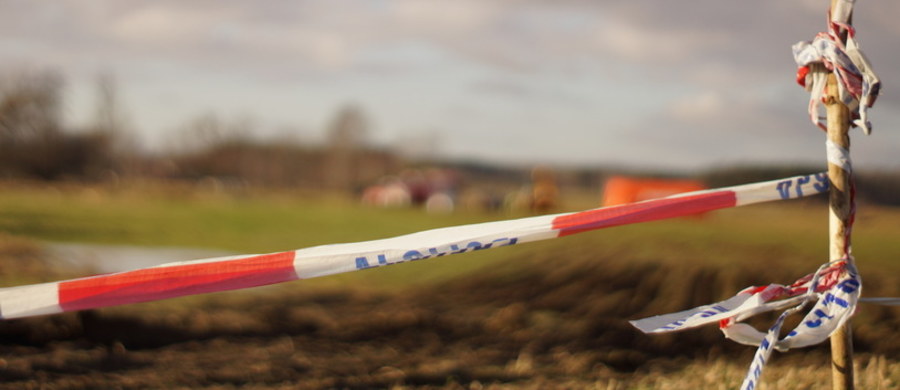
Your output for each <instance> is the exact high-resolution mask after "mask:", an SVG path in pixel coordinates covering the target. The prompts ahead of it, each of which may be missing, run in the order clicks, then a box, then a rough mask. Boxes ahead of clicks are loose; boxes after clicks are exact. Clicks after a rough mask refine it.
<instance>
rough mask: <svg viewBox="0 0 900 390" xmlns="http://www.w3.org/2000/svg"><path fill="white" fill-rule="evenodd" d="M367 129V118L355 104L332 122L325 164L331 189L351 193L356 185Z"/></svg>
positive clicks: (326, 175)
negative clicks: (357, 170)
mask: <svg viewBox="0 0 900 390" xmlns="http://www.w3.org/2000/svg"><path fill="white" fill-rule="evenodd" d="M367 126H368V123H367V121H366V117H365V115H364V114H363V112H362V110H361V109H360V108H359V107H357V106H355V105H348V106H345V107H343V108H342V109H341V110H340V111H338V113H337V115H336V116H335V118H334V120H333V121H332V122H331V125H330V126H329V128H328V145H327V157H326V163H325V182H326V184H327V185H328V187H330V188H331V189H336V190H342V191H349V190H351V189H352V187H353V185H354V184H356V181H357V177H356V176H357V175H356V169H357V168H358V165H359V161H358V160H359V155H360V150H361V149H362V147H363V146H364V143H365V139H366V132H367V130H368V129H367Z"/></svg>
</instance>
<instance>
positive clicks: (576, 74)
mask: <svg viewBox="0 0 900 390" xmlns="http://www.w3.org/2000/svg"><path fill="white" fill-rule="evenodd" d="M827 5H828V1H827V0H757V1H736V0H731V1H725V0H690V1H671V0H629V1H608V0H561V1H531V0H522V1H512V0H506V1H485V0H454V1H440V0H437V1H424V0H396V1H394V0H380V1H364V0H358V1H344V0H329V1H303V0H300V1H270V0H258V1H237V0H198V1H184V0H156V1H138V0H93V1H87V2H85V1H74V0H50V1H32V0H0V73H2V72H15V71H20V70H22V69H49V70H53V71H58V72H60V73H61V74H62V75H63V76H64V77H65V80H66V89H65V94H66V95H65V97H66V100H65V101H66V104H65V118H66V121H67V124H68V125H69V126H71V127H73V128H77V127H84V126H87V124H88V123H90V121H91V120H92V118H93V117H94V115H95V113H96V111H97V108H96V107H97V93H96V90H97V79H98V77H100V75H103V74H106V75H112V76H113V77H114V79H115V80H116V88H117V94H118V99H119V101H118V102H117V103H118V107H119V109H120V111H121V113H122V115H123V117H124V118H126V123H127V124H128V127H129V129H130V131H132V132H133V134H134V135H133V137H134V138H135V139H136V140H137V141H138V142H139V143H140V144H141V145H143V146H144V147H145V148H146V149H148V150H159V149H162V148H166V147H171V146H173V145H176V144H177V143H178V142H180V141H179V140H181V139H183V138H184V133H185V129H186V128H187V127H188V125H189V124H190V123H192V121H195V120H196V119H197V118H200V117H203V116H209V115H214V116H216V117H218V118H222V119H223V120H224V121H235V122H240V123H247V124H251V126H252V129H253V130H252V132H253V134H252V135H253V136H254V137H258V138H261V139H285V138H287V139H294V140H299V141H302V142H322V140H324V139H325V132H326V130H327V128H328V125H329V123H330V122H331V121H332V120H333V119H334V116H335V115H336V113H337V112H338V111H339V110H340V109H341V108H343V107H346V106H348V105H355V106H357V107H359V108H360V109H361V110H363V112H364V113H365V115H366V118H367V120H368V123H369V129H368V137H369V140H370V142H372V143H373V144H376V145H380V146H385V147H393V148H399V149H402V150H403V151H404V152H407V153H410V154H414V155H418V156H427V155H434V156H436V157H439V158H444V159H468V160H477V161H482V162H489V163H501V164H532V163H543V164H556V165H567V166H581V167H594V168H604V167H611V166H615V167H638V168H653V169H660V168H662V169H671V170H690V171H702V170H707V169H712V168H716V167H721V166H728V165H739V164H784V163H797V164H823V166H824V164H825V162H824V161H825V148H824V141H825V136H824V133H823V132H821V131H820V130H818V129H817V128H816V127H814V126H813V125H812V124H811V123H810V122H809V120H808V117H807V113H806V107H807V104H808V94H807V93H806V91H804V90H803V89H802V88H801V87H799V86H798V85H797V84H796V83H795V81H794V78H795V72H796V65H795V64H794V62H793V58H792V56H791V50H790V48H791V45H792V44H794V43H795V42H797V41H801V40H811V39H812V38H813V37H814V36H815V34H816V33H817V32H820V31H823V30H824V29H825V18H826V9H827ZM898 15H900V2H897V1H896V0H860V1H858V2H857V5H856V10H855V14H854V20H853V22H854V25H855V26H856V28H857V30H858V32H857V39H858V41H859V43H860V46H861V48H862V49H863V51H864V52H865V53H866V55H867V56H868V57H869V59H870V61H871V63H872V65H873V68H874V69H875V71H876V72H877V73H878V75H879V76H880V77H881V79H882V83H883V91H882V96H881V97H880V98H879V100H878V102H877V103H876V105H875V107H874V108H873V109H872V111H871V119H872V121H873V124H874V131H873V134H872V135H871V136H865V135H863V134H862V132H860V131H859V130H858V129H856V130H854V131H853V135H852V139H853V146H852V149H851V152H852V154H851V155H852V156H853V159H854V163H855V167H857V169H860V168H862V169H871V170H874V169H900V159H898V158H897V156H898V155H900V153H898V150H900V129H898V127H900V126H898V124H900V97H898V94H896V93H895V92H894V91H896V89H895V88H894V86H895V85H900V50H898V48H900V23H896V17H897V16H898Z"/></svg>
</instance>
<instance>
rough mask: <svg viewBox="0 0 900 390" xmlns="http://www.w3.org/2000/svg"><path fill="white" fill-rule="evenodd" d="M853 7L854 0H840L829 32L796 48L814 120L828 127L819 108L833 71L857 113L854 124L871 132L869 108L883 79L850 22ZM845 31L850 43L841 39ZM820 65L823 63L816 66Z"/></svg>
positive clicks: (842, 96) (799, 78) (845, 99)
mask: <svg viewBox="0 0 900 390" xmlns="http://www.w3.org/2000/svg"><path fill="white" fill-rule="evenodd" d="M852 10H853V1H852V0H840V1H838V4H837V5H836V7H835V9H834V10H832V12H831V13H830V18H829V21H828V31H827V32H822V33H819V34H817V35H816V37H815V38H814V39H813V40H812V41H803V42H798V43H796V44H795V45H794V46H793V48H792V49H793V52H794V61H796V62H797V66H798V67H799V68H798V70H797V82H798V83H799V84H800V85H801V86H803V87H804V88H806V90H807V91H809V92H810V99H809V117H810V120H812V122H813V123H814V124H816V126H819V127H820V128H821V129H822V130H825V123H824V121H823V119H822V118H820V116H819V109H818V107H819V105H820V104H821V103H822V100H823V98H824V97H825V88H826V79H827V74H828V72H833V73H834V75H835V77H836V78H837V80H838V95H839V96H840V99H841V101H842V102H843V103H844V104H845V105H846V106H847V107H848V108H849V109H850V112H851V113H852V114H853V116H854V119H855V120H854V121H853V124H854V125H856V126H859V127H861V128H862V129H863V131H864V132H865V133H866V134H869V133H871V132H872V124H871V123H869V119H868V109H869V107H872V105H873V104H875V99H876V98H877V97H878V94H879V92H880V90H881V81H880V80H879V79H878V76H876V75H875V72H873V71H872V66H871V65H870V64H869V60H868V59H867V58H866V56H865V55H864V54H863V53H862V51H861V50H860V49H859V44H858V43H857V42H856V30H854V29H853V27H852V26H850V25H849V24H848V23H847V21H848V19H849V17H850V13H851V12H852ZM845 32H846V34H847V39H846V44H844V43H842V41H841V38H840V36H841V35H842V34H843V33H845ZM819 64H820V65H821V66H815V65H819ZM823 66H824V69H822V67H823ZM826 70H827V71H826Z"/></svg>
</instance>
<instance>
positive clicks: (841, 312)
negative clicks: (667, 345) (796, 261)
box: [631, 260, 893, 389]
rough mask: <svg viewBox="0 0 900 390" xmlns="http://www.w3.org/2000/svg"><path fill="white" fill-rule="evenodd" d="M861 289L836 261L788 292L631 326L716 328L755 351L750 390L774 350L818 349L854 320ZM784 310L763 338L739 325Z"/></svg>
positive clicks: (848, 268)
mask: <svg viewBox="0 0 900 390" xmlns="http://www.w3.org/2000/svg"><path fill="white" fill-rule="evenodd" d="M861 289H862V280H860V278H859V274H858V273H857V271H856V267H855V266H854V265H853V262H852V261H845V260H837V261H834V262H830V263H827V264H824V265H823V266H822V267H820V268H819V270H818V271H816V272H815V273H813V274H809V275H806V276H804V277H803V278H800V279H799V280H797V281H796V282H794V283H793V284H791V285H789V286H783V285H779V284H770V285H767V286H752V287H748V288H746V289H744V290H742V291H741V292H739V293H738V294H737V295H735V296H734V297H731V298H729V299H727V300H725V301H722V302H717V303H713V304H710V305H705V306H700V307H696V308H693V309H690V310H685V311H682V312H678V313H672V314H665V315H660V316H654V317H649V318H644V319H640V320H635V321H631V324H632V325H634V327H636V328H638V329H639V330H641V331H643V332H644V333H665V332H674V331H679V330H684V329H689V328H694V327H697V326H702V325H706V324H710V323H716V322H718V323H719V328H720V329H721V330H722V333H724V334H725V337H727V338H729V339H731V340H734V341H736V342H738V343H741V344H746V345H752V346H757V347H758V348H757V350H756V355H755V356H754V358H753V362H752V363H751V365H750V369H749V370H748V372H747V376H746V377H745V379H744V383H743V385H742V386H741V389H753V388H754V387H755V386H756V384H757V383H759V377H760V375H761V374H762V370H763V368H764V367H765V363H766V362H767V361H768V360H769V357H770V356H771V354H772V350H773V349H777V350H779V351H782V352H783V351H786V350H788V349H790V348H800V347H807V346H810V345H815V344H819V343H821V342H822V341H825V340H826V339H828V337H829V336H831V334H832V333H833V332H834V331H835V330H836V329H838V328H840V327H841V326H842V325H843V324H844V323H845V322H846V321H847V320H848V319H849V318H850V317H851V316H852V315H853V313H854V311H855V310H856V304H857V302H858V301H859V294H860V292H861ZM892 300H893V299H891V298H888V299H885V302H881V303H888V304H890V302H891V301H892ZM811 301H816V303H815V305H814V306H813V307H812V309H810V311H809V312H808V313H807V314H806V317H804V318H803V320H802V321H801V322H800V324H799V325H797V327H796V328H795V329H794V330H792V331H791V332H790V333H788V334H787V336H785V337H784V338H782V339H780V340H779V337H780V332H781V326H782V324H783V322H784V319H785V318H786V317H787V316H788V315H790V314H793V313H795V312H798V311H800V310H801V309H802V308H803V307H804V306H806V305H807V303H809V302H811ZM873 302H875V303H879V302H878V301H873ZM792 306H793V307H792ZM788 307H792V308H791V309H788V310H786V311H785V312H784V313H782V314H781V316H779V317H778V320H776V321H775V323H774V324H773V325H772V327H771V328H769V331H768V332H767V333H762V332H760V331H758V330H756V329H755V328H753V327H752V326H750V325H747V324H744V323H741V321H744V320H746V319H747V318H750V317H752V316H754V315H757V314H760V313H764V312H769V311H773V310H781V309H784V308H788Z"/></svg>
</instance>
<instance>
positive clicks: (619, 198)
mask: <svg viewBox="0 0 900 390" xmlns="http://www.w3.org/2000/svg"><path fill="white" fill-rule="evenodd" d="M704 189H706V186H705V185H703V183H702V182H700V181H698V180H687V179H641V178H634V177H627V176H612V177H610V178H609V179H607V180H606V184H605V185H604V186H603V206H612V205H617V204H626V203H634V202H640V201H642V200H648V199H656V198H663V197H666V196H669V195H675V194H680V193H683V192H691V191H699V190H704Z"/></svg>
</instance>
